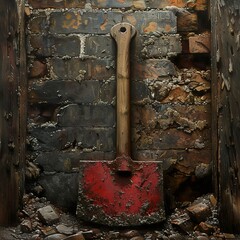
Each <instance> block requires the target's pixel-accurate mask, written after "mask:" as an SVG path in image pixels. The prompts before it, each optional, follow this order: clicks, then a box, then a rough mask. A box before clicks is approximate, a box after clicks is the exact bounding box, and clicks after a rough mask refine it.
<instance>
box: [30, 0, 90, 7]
mask: <svg viewBox="0 0 240 240" xmlns="http://www.w3.org/2000/svg"><path fill="white" fill-rule="evenodd" d="M28 3H29V4H30V5H31V7H33V8H74V7H79V8H82V7H84V5H85V3H86V0H58V1H56V0H28Z"/></svg>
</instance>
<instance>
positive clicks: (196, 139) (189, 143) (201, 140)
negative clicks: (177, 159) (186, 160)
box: [134, 128, 210, 150]
mask: <svg viewBox="0 0 240 240" xmlns="http://www.w3.org/2000/svg"><path fill="white" fill-rule="evenodd" d="M134 138H135V139H137V141H136V149H137V150H146V149H155V150H157V149H188V148H196V149H202V148H205V149H207V148H209V146H210V130H209V129H205V130H203V131H199V130H197V131H194V132H192V133H191V134H189V133H185V132H183V131H181V130H177V129H176V128H171V129H167V130H159V129H155V130H154V131H150V132H149V131H143V130H141V135H139V134H138V130H135V135H134Z"/></svg>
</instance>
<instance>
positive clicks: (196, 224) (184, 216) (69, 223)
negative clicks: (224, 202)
mask: <svg viewBox="0 0 240 240" xmlns="http://www.w3.org/2000/svg"><path fill="white" fill-rule="evenodd" d="M23 200H24V207H23V209H22V210H21V211H19V219H20V224H19V225H18V226H16V227H11V228H0V239H1V240H13V239H19V240H92V239H99V240H101V239H102V240H112V239H119V240H128V239H129V240H185V239H186V240H208V239H209V240H223V239H240V238H239V237H237V236H235V235H233V234H229V233H221V231H220V229H219V227H218V218H217V217H218V216H217V202H216V199H215V198H214V196H213V195H212V194H207V195H204V196H202V197H199V198H197V199H196V200H195V201H194V202H192V203H191V202H184V203H179V204H178V207H177V208H176V209H175V210H174V212H173V213H172V214H171V215H170V216H169V217H168V218H167V220H166V221H165V222H164V223H162V224H159V225H154V226H141V227H132V228H129V227H128V228H109V227H106V226H100V225H94V226H93V225H91V224H90V223H88V224H87V223H84V222H81V221H79V219H77V218H76V217H75V216H73V215H72V214H69V213H66V212H64V211H63V210H61V209H59V208H57V207H55V206H53V205H51V203H50V202H49V201H47V199H46V198H44V197H41V198H39V197H36V196H35V195H33V194H32V193H30V194H26V195H25V196H24V199H23Z"/></svg>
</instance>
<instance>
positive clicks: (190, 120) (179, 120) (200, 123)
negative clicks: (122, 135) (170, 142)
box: [132, 103, 211, 133]
mask: <svg viewBox="0 0 240 240" xmlns="http://www.w3.org/2000/svg"><path fill="white" fill-rule="evenodd" d="M210 110H211V108H210V105H209V104H208V105H197V106H194V105H192V106H189V105H170V104H156V103H155V104H154V105H153V106H151V105H143V106H142V105H140V106H139V105H135V106H134V107H133V108H132V111H133V113H134V117H133V120H134V124H139V125H140V126H143V127H144V128H151V129H154V128H156V127H157V128H160V129H168V128H172V127H173V126H176V128H179V129H181V130H182V131H184V132H187V133H190V132H192V131H195V130H202V129H205V128H209V127H210V122H211V121H210V117H211V115H210V112H211V111H210Z"/></svg>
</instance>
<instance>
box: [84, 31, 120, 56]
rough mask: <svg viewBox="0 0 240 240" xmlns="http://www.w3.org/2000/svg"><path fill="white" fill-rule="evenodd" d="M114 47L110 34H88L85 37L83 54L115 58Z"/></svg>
mask: <svg viewBox="0 0 240 240" xmlns="http://www.w3.org/2000/svg"><path fill="white" fill-rule="evenodd" d="M115 53H116V47H115V42H114V39H113V38H112V37H110V36H103V35H98V36H89V37H87V38H86V43H85V55H86V56H94V57H97V58H110V59H111V58H115Z"/></svg>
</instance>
